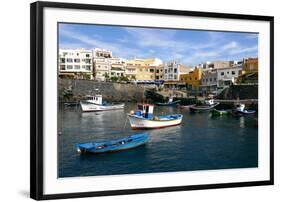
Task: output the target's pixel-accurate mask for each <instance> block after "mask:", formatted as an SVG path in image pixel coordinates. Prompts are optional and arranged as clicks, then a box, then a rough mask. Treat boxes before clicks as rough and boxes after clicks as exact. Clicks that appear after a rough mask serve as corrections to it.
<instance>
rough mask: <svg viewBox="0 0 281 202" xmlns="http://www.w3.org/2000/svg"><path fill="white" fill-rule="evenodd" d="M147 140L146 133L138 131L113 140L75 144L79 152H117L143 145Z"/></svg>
mask: <svg viewBox="0 0 281 202" xmlns="http://www.w3.org/2000/svg"><path fill="white" fill-rule="evenodd" d="M148 140H149V135H148V133H140V134H134V135H131V136H128V137H124V138H119V139H114V140H107V141H101V142H89V143H83V144H77V145H76V150H77V152H78V153H80V154H84V153H94V154H97V153H107V152H118V151H123V150H128V149H133V148H135V147H138V146H141V145H144V144H145V143H146V142H147V141H148Z"/></svg>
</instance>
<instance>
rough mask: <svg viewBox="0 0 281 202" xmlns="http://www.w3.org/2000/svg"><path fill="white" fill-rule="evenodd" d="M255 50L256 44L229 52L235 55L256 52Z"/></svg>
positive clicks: (256, 48) (256, 49)
mask: <svg viewBox="0 0 281 202" xmlns="http://www.w3.org/2000/svg"><path fill="white" fill-rule="evenodd" d="M257 51H258V46H252V47H240V48H238V49H235V50H232V51H231V52H230V54H231V55H236V54H242V53H249V52H257Z"/></svg>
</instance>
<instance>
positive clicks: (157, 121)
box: [128, 104, 183, 129]
mask: <svg viewBox="0 0 281 202" xmlns="http://www.w3.org/2000/svg"><path fill="white" fill-rule="evenodd" d="M153 109H154V105H151V104H138V109H137V111H136V112H134V111H131V112H130V113H129V114H128V119H129V121H130V124H131V127H132V129H154V128H164V127H169V126H176V125H179V124H181V122H182V118H183V115H182V114H170V115H162V116H154V115H153Z"/></svg>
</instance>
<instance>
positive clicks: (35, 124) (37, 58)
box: [30, 2, 274, 200]
mask: <svg viewBox="0 0 281 202" xmlns="http://www.w3.org/2000/svg"><path fill="white" fill-rule="evenodd" d="M46 7H49V8H61V9H64V8H67V9H80V10H100V11H117V12H119V11H120V12H130V13H146V14H164V15H169V16H173V15H177V16H194V17H210V18H223V19H238V20H255V21H256V20H257V21H267V22H269V23H270V89H269V90H270V131H269V132H270V180H266V181H250V182H240V183H221V184H207V185H206V184H204V185H189V186H175V187H161V188H160V187H155V188H143V189H130V190H114V191H93V192H82V193H81V192H77V193H66V194H51V195H45V194H44V193H43V135H44V134H43V128H44V125H43V105H44V102H43V41H44V38H43V31H44V30H43V22H44V21H43V18H44V15H43V9H44V8H46ZM30 50H31V51H30V63H31V67H30V94H31V97H30V110H31V111H30V197H31V198H33V199H36V200H45V199H63V198H76V197H93V196H108V195H123V194H139V193H154V192H171V191H186V190H199V189H215V188H229V187H245V186H260V185H273V184H274V86H273V84H274V78H273V75H274V67H273V66H274V17H272V16H258V15H240V14H228V13H213V12H195V11H183V10H168V9H154V8H153V9H152V8H136V7H121V6H104V5H89V4H75V3H58V2H35V3H32V4H31V5H30Z"/></svg>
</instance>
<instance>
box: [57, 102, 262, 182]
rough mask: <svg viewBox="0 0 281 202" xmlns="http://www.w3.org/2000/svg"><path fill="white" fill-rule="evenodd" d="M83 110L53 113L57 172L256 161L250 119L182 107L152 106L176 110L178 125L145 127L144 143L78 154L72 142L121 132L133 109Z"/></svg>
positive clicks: (148, 170) (219, 166) (226, 166)
mask: <svg viewBox="0 0 281 202" xmlns="http://www.w3.org/2000/svg"><path fill="white" fill-rule="evenodd" d="M135 108H136V104H132V103H128V104H126V107H125V109H124V110H117V111H107V112H90V113H82V112H81V111H80V110H79V109H78V110H75V109H63V107H61V109H60V110H59V114H58V131H59V132H60V133H61V135H59V136H58V140H59V145H58V149H59V169H58V170H59V173H58V176H59V177H72V176H96V175H115V174H135V173H152V172H173V171H193V170H211V169H231V168H250V167H257V166H258V128H256V126H255V124H256V122H255V121H254V120H253V119H252V118H246V117H240V118H234V117H232V116H229V117H227V116H226V117H217V118H212V117H211V114H209V113H201V114H190V113H189V111H188V110H186V109H179V108H176V107H156V108H155V110H154V111H155V114H156V115H161V114H173V113H181V114H183V115H184V118H183V123H182V124H181V125H179V126H174V127H169V128H163V129H154V130H146V132H148V133H149V134H150V140H149V142H148V143H147V144H146V145H144V146H141V147H138V148H135V149H132V150H126V151H122V152H117V153H105V154H99V155H79V154H77V153H76V148H75V145H76V144H77V143H85V142H90V141H100V140H109V139H113V138H119V137H125V136H128V135H131V134H134V133H137V132H142V131H136V130H131V129H130V124H129V122H127V124H126V125H125V122H126V113H128V112H129V111H130V110H132V109H135Z"/></svg>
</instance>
